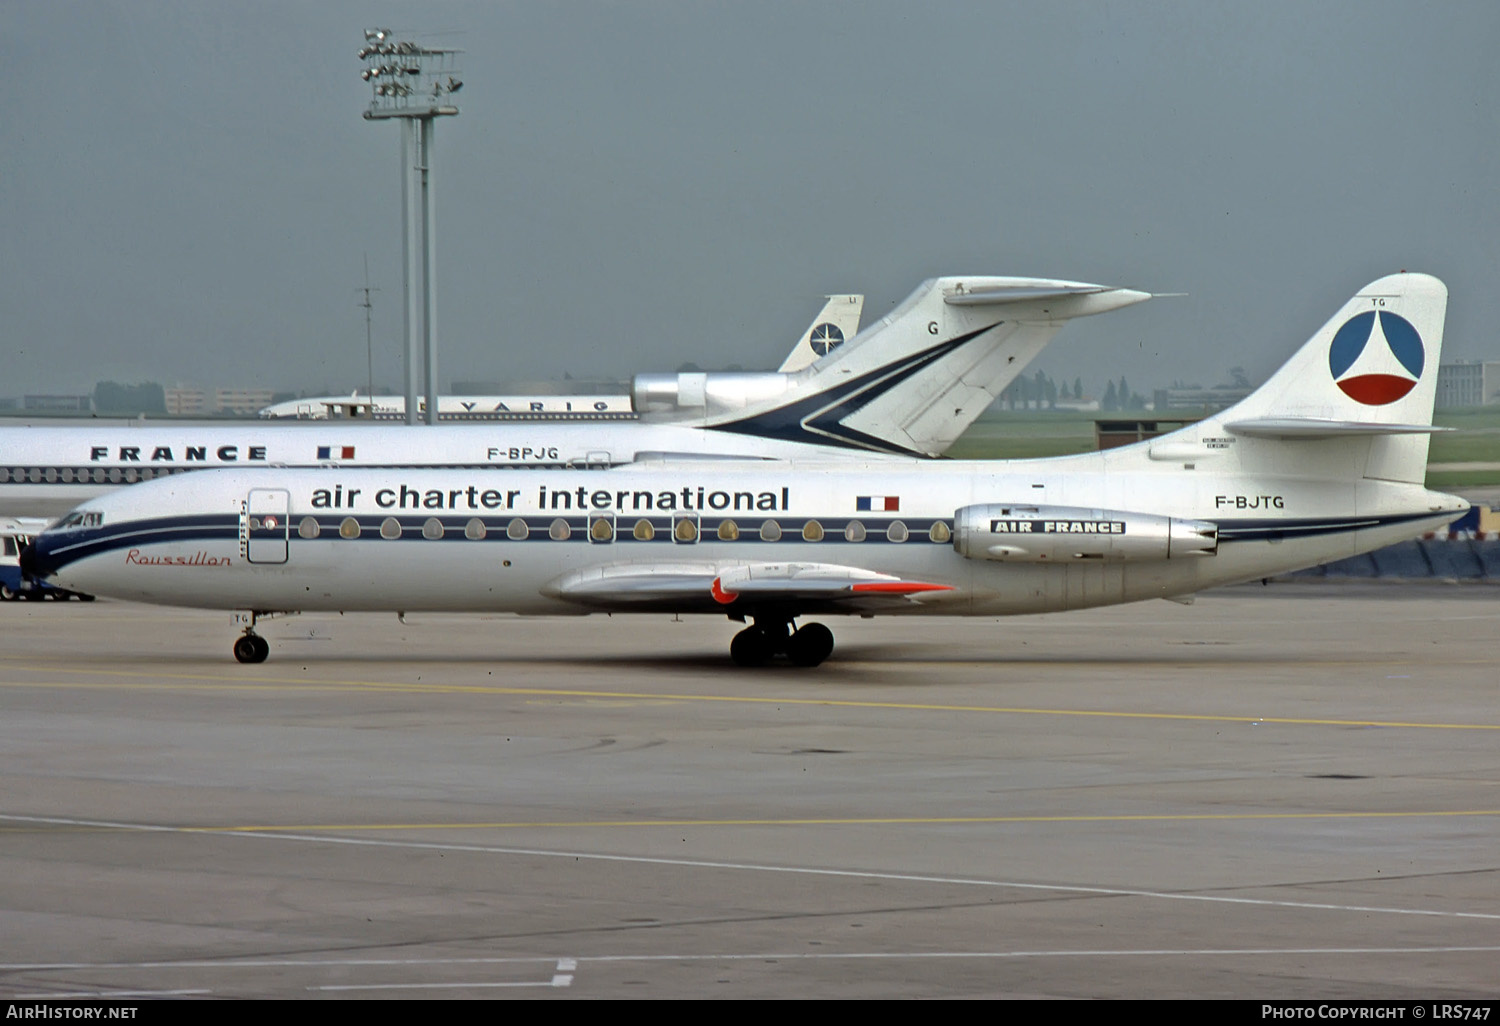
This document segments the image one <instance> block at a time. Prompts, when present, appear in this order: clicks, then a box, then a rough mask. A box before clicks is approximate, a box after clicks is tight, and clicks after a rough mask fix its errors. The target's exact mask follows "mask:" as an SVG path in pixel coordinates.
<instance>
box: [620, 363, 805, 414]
mask: <svg viewBox="0 0 1500 1026" xmlns="http://www.w3.org/2000/svg"><path fill="white" fill-rule="evenodd" d="M792 378H793V375H790V374H780V373H777V372H776V371H759V372H737V371H717V372H713V373H693V374H637V375H636V376H635V379H634V380H633V381H632V382H631V385H630V405H631V407H632V408H633V409H634V410H635V412H637V413H642V414H646V413H676V414H686V415H693V416H704V415H711V414H716V413H730V412H733V411H735V410H743V409H744V408H745V407H747V406H750V405H752V404H754V403H758V402H763V401H765V400H767V399H775V398H776V397H778V396H780V395H783V394H785V393H786V391H787V389H789V388H790V387H791V382H792Z"/></svg>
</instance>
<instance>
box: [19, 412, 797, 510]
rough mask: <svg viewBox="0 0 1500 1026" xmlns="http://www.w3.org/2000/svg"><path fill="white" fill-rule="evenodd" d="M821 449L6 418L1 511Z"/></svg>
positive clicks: (640, 424) (602, 428)
mask: <svg viewBox="0 0 1500 1026" xmlns="http://www.w3.org/2000/svg"><path fill="white" fill-rule="evenodd" d="M817 451H818V449H817V448H816V447H814V446H809V445H806V444H804V443H799V442H788V441H779V440H777V439H763V438H756V437H753V436H749V435H739V434H733V433H730V432H717V431H705V430H703V429H702V428H699V427H696V426H692V425H684V424H671V423H652V422H646V421H632V422H625V423H619V424H598V423H567V422H521V421H513V422H496V423H488V424H442V425H435V426H418V427H413V426H409V425H387V424H359V423H352V424H351V423H348V422H344V423H339V422H328V421H322V422H317V421H313V422H307V423H280V424H276V423H244V422H240V423H227V424H224V423H214V424H201V425H193V426H177V425H163V424H160V423H158V422H152V421H141V422H139V423H136V424H131V425H130V426H128V427H120V426H113V425H100V426H97V427H96V426H88V427H75V426H67V427H31V426H26V427H19V426H18V427H0V513H3V514H5V515H7V516H18V517H19V516H26V517H56V516H60V515H61V514H63V513H65V512H67V511H68V510H70V509H72V508H73V507H74V506H77V505H78V504H79V503H81V502H84V501H86V500H88V499H91V498H93V497H94V496H96V495H102V494H104V493H106V492H108V491H112V490H114V489H117V488H119V487H120V486H122V485H127V484H134V483H136V482H140V481H150V480H154V479H156V478H159V477H166V476H170V475H175V474H179V473H182V472H185V471H191V470H207V469H212V468H235V467H275V466H281V467H318V466H331V465H337V466H342V467H465V468H480V467H483V468H497V467H563V466H577V467H602V466H610V465H614V464H617V463H629V462H632V461H634V460H636V459H638V458H640V455H641V454H642V453H656V452H659V453H671V454H675V455H680V456H689V457H694V456H704V455H712V456H715V457H730V458H735V457H745V458H749V459H761V458H768V457H770V458H775V457H783V458H785V457H793V456H799V455H808V454H815V453H816V452H817Z"/></svg>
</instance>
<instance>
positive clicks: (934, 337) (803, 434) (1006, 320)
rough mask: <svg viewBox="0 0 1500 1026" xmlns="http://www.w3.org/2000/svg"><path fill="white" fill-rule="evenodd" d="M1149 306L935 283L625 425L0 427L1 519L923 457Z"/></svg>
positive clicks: (639, 401) (651, 380)
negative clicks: (172, 478)
mask: <svg viewBox="0 0 1500 1026" xmlns="http://www.w3.org/2000/svg"><path fill="white" fill-rule="evenodd" d="M1148 298H1150V297H1149V296H1148V295H1147V294H1146V293H1142V292H1134V291H1131V290H1128V289H1111V288H1106V287H1104V286H1099V285H1085V284H1081V283H1078V282H1059V281H1052V280H1044V279H1033V278H986V277H969V278H935V279H932V280H930V281H927V282H924V283H923V284H922V285H921V286H920V287H919V288H918V289H917V290H916V292H914V293H913V294H912V295H911V296H910V297H908V299H907V300H906V301H905V302H904V303H902V304H901V306H899V307H898V308H897V309H896V310H895V311H893V312H892V313H891V314H889V315H887V316H886V317H884V318H882V319H881V320H880V321H878V322H877V323H876V324H874V325H872V326H871V327H869V328H868V329H867V330H865V331H863V332H861V333H860V334H859V335H858V336H857V337H856V338H855V339H853V340H851V341H849V342H847V343H845V344H843V345H840V346H837V347H833V346H832V345H831V343H829V342H828V341H826V340H825V342H824V344H823V351H824V353H826V354H827V355H825V356H824V357H823V358H821V359H818V360H817V361H816V362H815V363H812V364H811V365H807V366H803V367H802V368H801V369H799V370H796V371H792V372H786V373H783V372H780V371H771V372H765V373H741V372H735V373H722V374H720V373H695V374H677V375H650V374H643V375H638V376H637V379H636V386H635V389H634V392H633V398H632V402H633V404H634V405H635V408H636V409H637V411H638V412H639V413H640V417H639V418H638V419H635V420H631V421H625V422H611V423H598V422H592V421H588V420H583V421H541V422H527V421H505V422H495V423H488V424H445V425H440V426H429V427H425V428H422V429H419V430H413V429H412V428H410V427H408V426H404V425H403V426H391V425H385V424H380V425H376V424H354V423H351V422H348V421H345V422H338V421H327V420H323V421H311V422H307V423H301V424H298V423H287V424H276V423H255V424H248V425H233V424H226V425H214V426H200V427H161V426H157V425H156V424H148V423H140V424H132V425H130V426H128V427H102V426H101V427H94V426H91V427H14V428H6V427H0V513H4V514H7V515H10V516H57V515H59V514H61V513H63V512H65V511H66V510H68V509H71V508H72V507H73V506H75V505H77V504H78V503H79V502H82V501H83V500H85V499H87V498H88V497H90V496H92V495H98V494H101V493H102V492H104V491H106V490H108V489H111V488H115V487H118V486H120V485H123V484H132V483H136V482H139V481H149V480H152V479H154V478H157V477H163V476H166V475H169V474H175V473H179V472H182V471H188V470H202V469H205V468H208V467H222V466H247V465H249V466H257V465H263V466H278V465H279V466H291V467H307V466H320V465H326V464H340V465H353V466H380V467H402V466H428V467H466V468H467V467H489V468H495V467H559V466H578V467H595V468H597V467H606V466H615V465H620V464H626V463H633V462H638V461H640V460H642V459H646V458H650V457H651V456H652V454H657V455H670V456H672V457H675V458H694V459H696V458H705V457H715V458H727V459H787V458H796V457H805V456H812V455H816V454H818V453H824V454H827V453H830V452H845V453H851V454H858V455H866V454H869V453H872V452H875V453H891V454H905V455H924V456H930V455H937V454H940V453H941V452H943V451H944V450H945V449H946V448H947V446H948V445H950V444H951V443H952V442H953V441H954V440H955V439H957V437H958V436H959V435H960V434H962V433H963V431H964V430H965V429H966V428H967V427H968V426H969V424H971V423H972V422H973V420H974V418H976V417H977V416H978V415H979V414H980V413H981V412H983V410H984V409H985V408H986V407H987V406H988V405H989V404H990V402H991V401H992V400H993V399H994V398H995V397H996V396H998V395H999V393H1000V391H1001V390H1003V389H1004V388H1005V386H1006V385H1008V384H1009V383H1010V382H1011V381H1012V380H1013V379H1014V378H1015V376H1016V375H1017V374H1019V373H1020V371H1021V369H1022V368H1024V367H1025V366H1026V364H1027V363H1028V362H1029V361H1030V360H1031V359H1032V358H1033V357H1034V356H1035V355H1036V353H1037V352H1039V351H1040V350H1041V348H1042V347H1043V346H1044V345H1045V344H1046V343H1047V342H1048V341H1050V340H1051V338H1052V337H1053V336H1054V335H1055V334H1056V333H1057V331H1058V330H1059V329H1060V328H1061V327H1062V325H1063V324H1064V323H1065V322H1066V321H1067V320H1068V319H1070V318H1073V317H1083V316H1089V315H1091V314H1095V313H1102V312H1106V311H1109V310H1114V309H1119V308H1120V307H1124V306H1129V305H1132V304H1134V303H1138V302H1141V301H1142V300H1145V299H1148ZM815 327H816V326H815ZM810 330H812V329H810ZM809 353H815V350H813V349H810V350H809ZM795 355H796V351H794V356H795Z"/></svg>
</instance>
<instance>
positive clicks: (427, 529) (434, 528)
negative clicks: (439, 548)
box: [422, 517, 443, 541]
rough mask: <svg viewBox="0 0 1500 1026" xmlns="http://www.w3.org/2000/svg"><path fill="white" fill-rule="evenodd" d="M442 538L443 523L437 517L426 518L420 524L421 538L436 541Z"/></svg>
mask: <svg viewBox="0 0 1500 1026" xmlns="http://www.w3.org/2000/svg"><path fill="white" fill-rule="evenodd" d="M442 536H443V522H442V521H441V520H439V519H438V518H437V517H428V518H427V519H426V520H424V521H423V522H422V537H423V538H426V539H427V540H428V541H436V540H437V539H438V538H441V537H442Z"/></svg>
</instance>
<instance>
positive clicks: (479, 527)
mask: <svg viewBox="0 0 1500 1026" xmlns="http://www.w3.org/2000/svg"><path fill="white" fill-rule="evenodd" d="M522 526H523V527H524V526H525V525H524V524H523V525H522ZM487 533H488V532H487V531H485V529H484V521H483V520H480V519H479V518H478V517H470V518H469V522H468V523H466V524H464V537H465V538H467V539H469V541H483V540H484V536H485V534H487Z"/></svg>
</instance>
